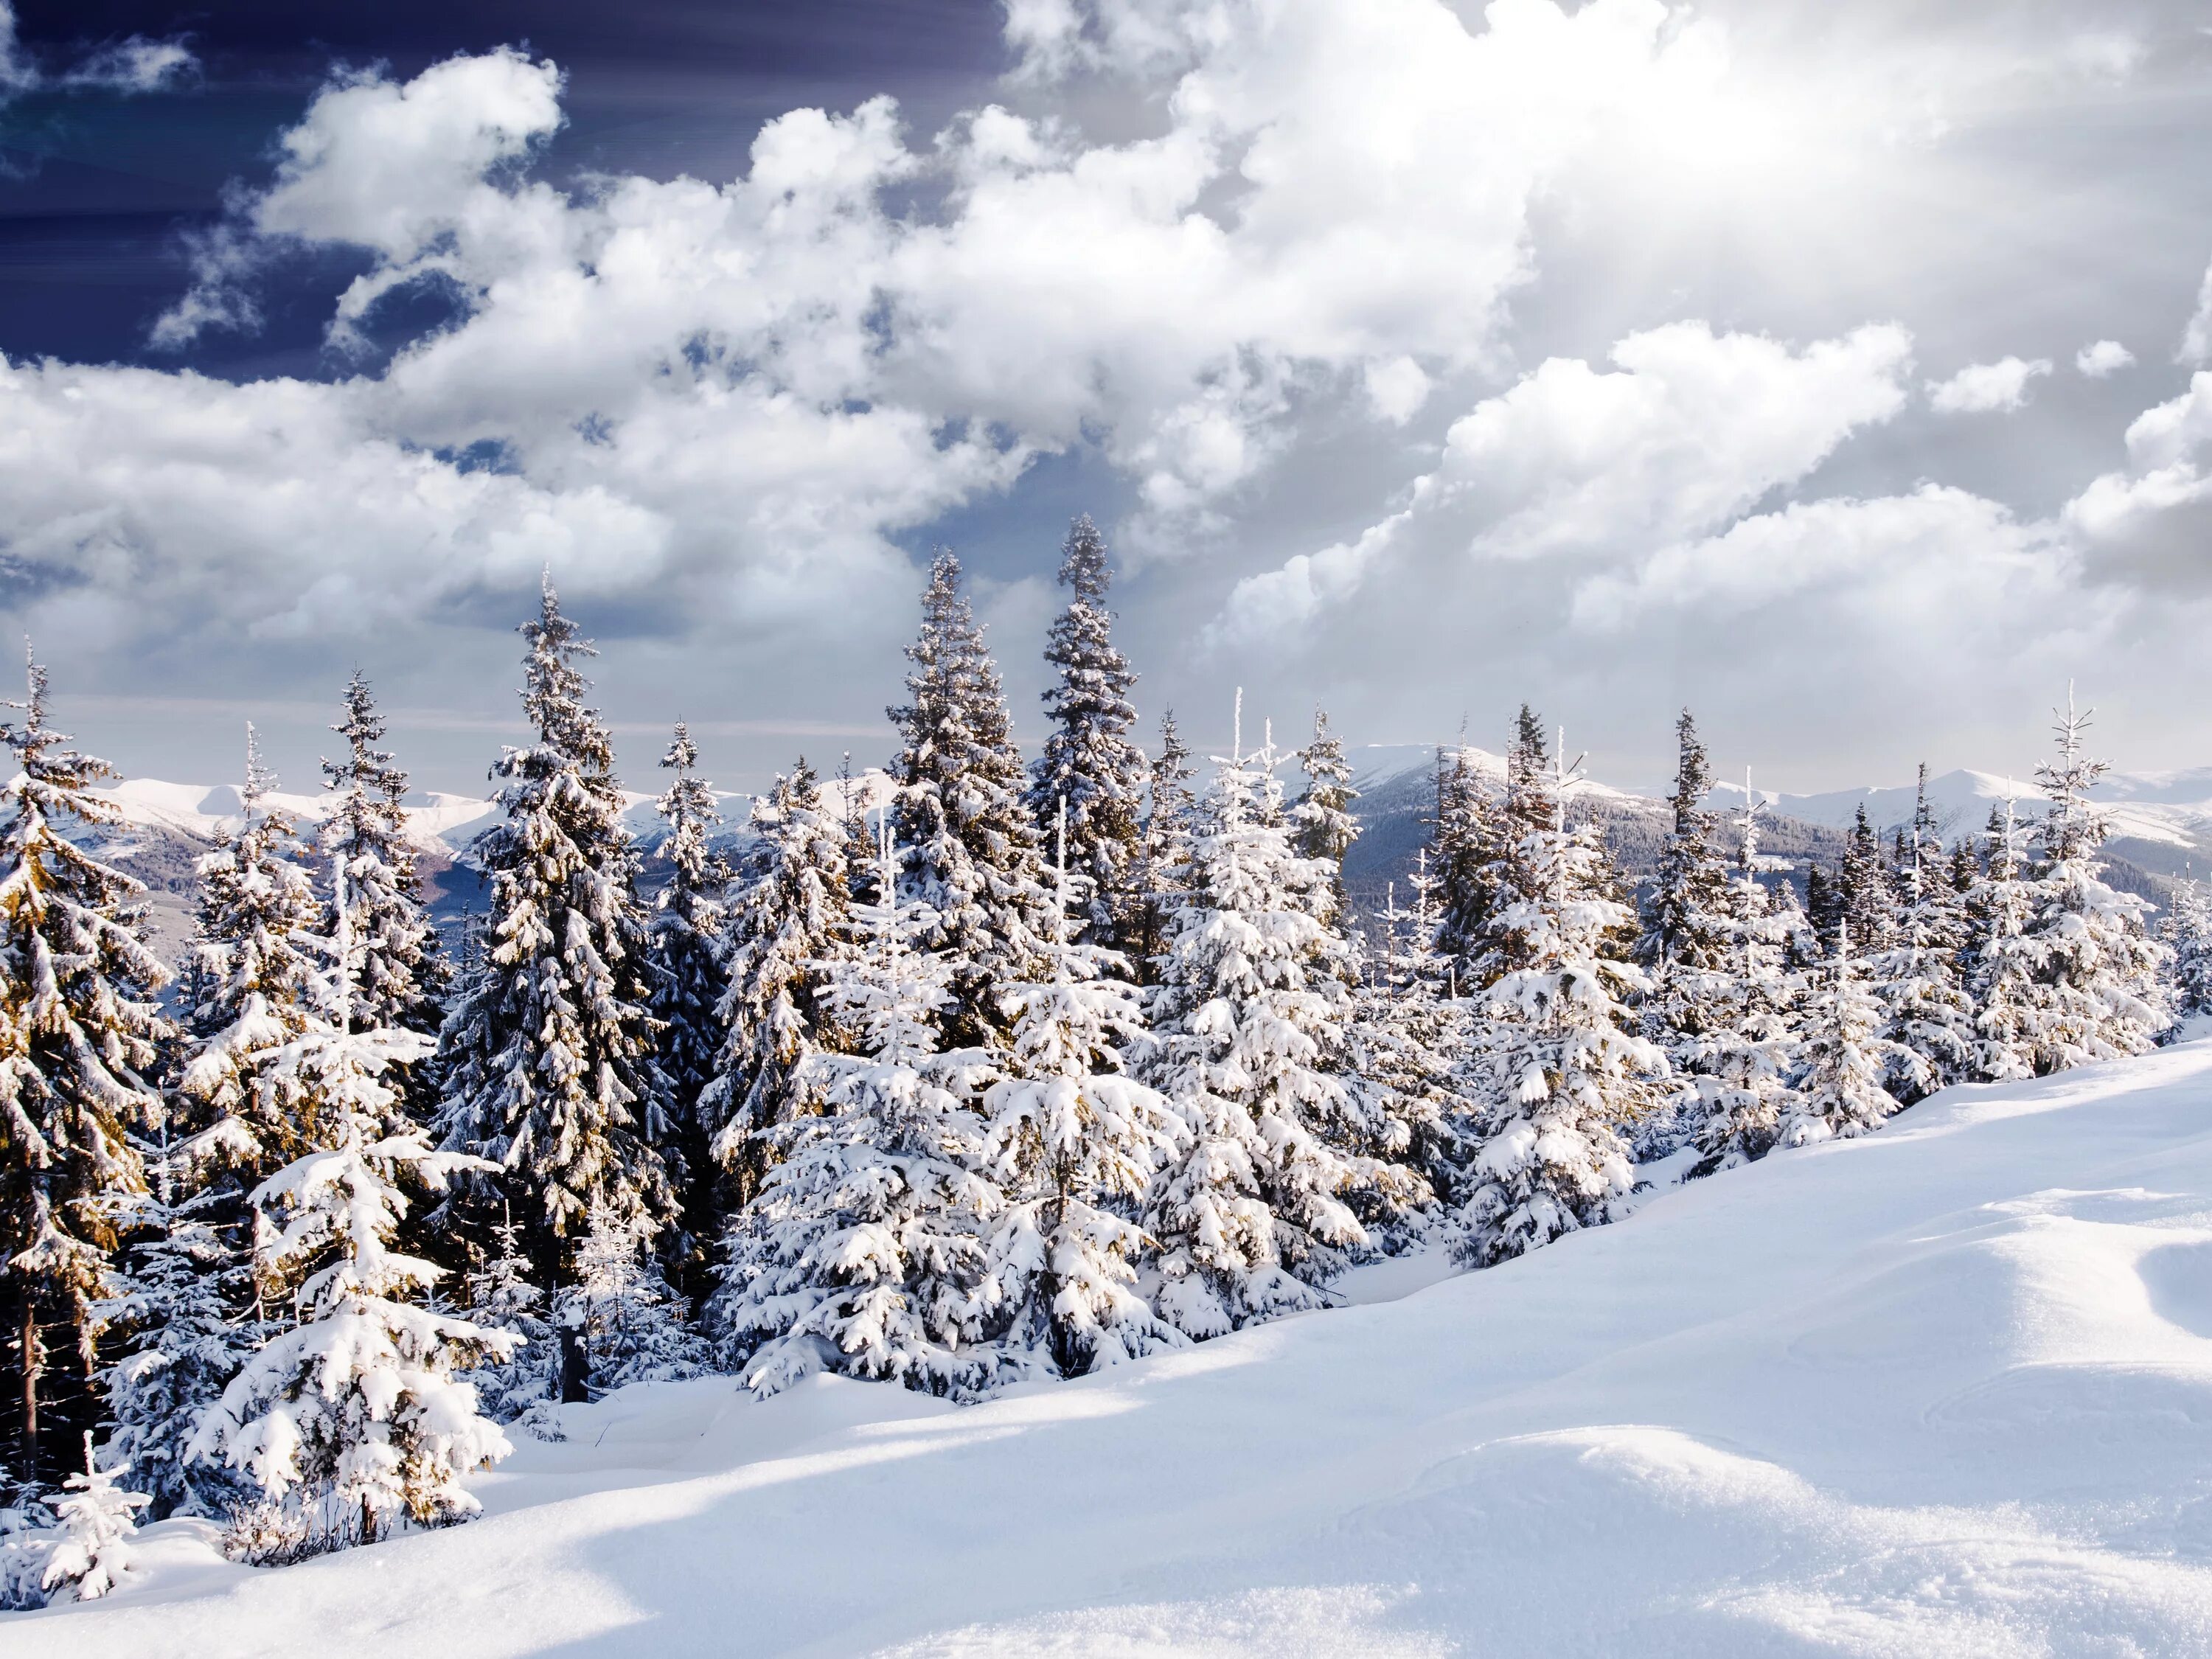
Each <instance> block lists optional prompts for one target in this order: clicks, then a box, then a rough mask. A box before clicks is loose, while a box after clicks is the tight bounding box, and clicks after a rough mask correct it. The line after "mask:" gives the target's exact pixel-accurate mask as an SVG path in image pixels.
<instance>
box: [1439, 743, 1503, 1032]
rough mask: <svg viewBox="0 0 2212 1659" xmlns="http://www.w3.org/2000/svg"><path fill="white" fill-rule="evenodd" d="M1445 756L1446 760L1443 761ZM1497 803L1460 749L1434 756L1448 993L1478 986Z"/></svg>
mask: <svg viewBox="0 0 2212 1659" xmlns="http://www.w3.org/2000/svg"><path fill="white" fill-rule="evenodd" d="M1447 752H1449V759H1447V758H1446V755H1447ZM1498 817H1499V815H1498V803H1497V802H1496V801H1495V800H1494V799H1492V794H1491V792H1490V790H1489V788H1488V787H1486V785H1485V783H1484V782H1483V780H1482V778H1481V777H1480V775H1479V774H1478V773H1477V772H1476V770H1475V769H1474V764H1473V763H1472V762H1470V760H1469V759H1468V750H1467V747H1466V745H1465V744H1461V745H1459V746H1458V747H1456V748H1454V749H1452V750H1449V751H1446V750H1441V749H1439V750H1437V816H1436V829H1435V835H1434V845H1435V849H1436V858H1435V860H1434V862H1433V864H1432V865H1431V871H1432V872H1433V875H1434V878H1435V881H1436V884H1437V889H1436V890H1437V936H1436V948H1437V953H1438V955H1440V956H1441V957H1443V959H1444V962H1445V965H1446V979H1447V982H1448V987H1449V993H1450V994H1453V995H1462V994H1470V995H1471V994H1473V993H1474V991H1476V990H1477V989H1479V988H1480V986H1481V984H1482V977H1481V972H1480V958H1481V957H1482V954H1483V952H1484V951H1485V949H1486V939H1487V938H1488V936H1489V933H1490V921H1491V918H1492V916H1493V915H1496V914H1497V911H1498V881H1499V878H1500V870H1501V860H1502V858H1503V855H1504V837H1503V835H1502V833H1501V829H1500V825H1499V822H1498Z"/></svg>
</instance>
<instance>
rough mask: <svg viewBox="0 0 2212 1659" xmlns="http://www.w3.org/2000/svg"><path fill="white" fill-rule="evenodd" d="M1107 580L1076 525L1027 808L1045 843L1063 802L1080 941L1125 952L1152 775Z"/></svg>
mask: <svg viewBox="0 0 2212 1659" xmlns="http://www.w3.org/2000/svg"><path fill="white" fill-rule="evenodd" d="M1110 578H1111V572H1110V571H1109V568H1108V566H1107V562H1106V538H1104V537H1103V536H1101V535H1100V534H1099V533H1098V528H1097V526H1096V525H1094V524H1092V523H1091V520H1090V519H1089V517H1088V516H1085V517H1083V518H1079V519H1077V520H1075V522H1074V523H1073V525H1071V526H1069V527H1068V532H1067V540H1066V543H1065V544H1063V545H1062V546H1061V549H1060V586H1062V587H1065V588H1066V589H1067V590H1068V592H1069V595H1070V597H1069V599H1068V602H1067V609H1066V610H1065V611H1061V612H1060V616H1059V617H1058V619H1057V620H1055V621H1054V623H1053V625H1052V632H1051V635H1050V641H1049V643H1048V645H1047V646H1046V647H1045V653H1044V659H1045V661H1047V662H1048V663H1049V664H1051V665H1052V666H1053V667H1054V669H1056V670H1057V671H1059V675H1060V678H1059V679H1058V681H1057V682H1056V683H1055V684H1053V685H1051V686H1050V687H1048V688H1047V690H1046V691H1045V693H1044V706H1045V713H1046V714H1048V715H1049V716H1050V717H1051V719H1052V732H1051V733H1050V734H1049V735H1048V737H1047V738H1045V742H1044V749H1043V751H1042V753H1041V754H1040V755H1039V756H1038V757H1037V761H1036V765H1035V767H1034V768H1032V769H1031V772H1030V787H1029V793H1028V796H1027V805H1028V808H1029V813H1030V821H1031V822H1032V823H1034V824H1035V825H1036V829H1037V831H1038V833H1039V835H1040V836H1043V835H1044V834H1046V833H1047V832H1048V831H1049V829H1050V828H1051V826H1052V825H1053V824H1054V823H1055V822H1056V817H1057V814H1058V812H1059V811H1060V802H1061V801H1063V800H1064V801H1066V804H1067V857H1068V867H1069V868H1070V869H1071V870H1073V872H1075V873H1076V875H1077V876H1079V878H1081V880H1082V885H1083V889H1084V891H1083V896H1082V898H1083V919H1084V937H1085V939H1087V940H1089V941H1090V942H1091V943H1092V944H1096V945H1104V946H1106V947H1108V948H1109V949H1112V950H1115V951H1127V950H1130V949H1133V948H1134V945H1135V943H1136V933H1137V932H1138V930H1139V927H1140V925H1141V924H1140V922H1139V910H1140V908H1141V907H1142V904H1143V897H1144V896H1143V894H1142V892H1141V890H1139V888H1138V886H1137V878H1138V876H1139V871H1140V868H1141V864H1142V856H1141V854H1142V842H1143V835H1144V825H1143V816H1142V814H1143V806H1144V799H1145V788H1146V782H1147V779H1148V774H1149V772H1150V770H1151V768H1150V765H1149V763H1147V762H1146V758H1145V751H1144V750H1143V749H1141V748H1140V747H1139V745H1138V744H1137V743H1136V742H1135V741H1134V740H1133V738H1131V737H1130V735H1129V732H1130V729H1131V728H1132V727H1133V726H1135V725H1136V723H1137V712H1136V710H1135V709H1134V708H1132V707H1131V706H1130V704H1129V691H1130V689H1131V688H1132V687H1133V685H1135V684H1136V681H1137V677H1136V675H1135V674H1134V673H1133V671H1131V670H1130V667H1129V664H1128V659H1127V658H1125V657H1124V656H1122V654H1121V653H1120V652H1119V651H1117V650H1116V649H1115V647H1114V641H1113V637H1112V630H1113V613H1112V612H1111V611H1108V610H1107V608H1106V587H1107V584H1108V582H1109V580H1110ZM917 696H919V694H917Z"/></svg>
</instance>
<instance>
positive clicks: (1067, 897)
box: [982, 823, 1186, 1376]
mask: <svg viewBox="0 0 2212 1659" xmlns="http://www.w3.org/2000/svg"><path fill="white" fill-rule="evenodd" d="M1054 829H1055V838H1056V840H1057V841H1058V842H1059V843H1060V844H1059V846H1058V847H1057V848H1056V853H1057V857H1056V861H1055V868H1054V877H1055V881H1054V890H1055V894H1056V896H1057V897H1058V900H1059V904H1060V914H1061V915H1062V917H1063V918H1064V917H1066V915H1067V914H1068V913H1069V911H1070V910H1071V909H1073V887H1072V884H1071V878H1070V874H1069V871H1068V867H1067V856H1066V841H1065V836H1066V825H1065V823H1055V826H1054ZM1047 959H1048V962H1049V963H1050V969H1049V977H1048V978H1042V979H1039V980H1037V981H1034V982H1031V983H1028V984H1023V985H1018V986H1016V987H1013V988H1012V990H1010V991H1009V992H1008V993H1007V994H1006V1000H1007V1002H1008V1003H1009V1005H1010V1012H1011V1013H1012V1018H1013V1023H1014V1030H1013V1043H1012V1054H1011V1055H1010V1057H1009V1061H1008V1064H1009V1067H1010V1071H1011V1075H1009V1076H1007V1077H1005V1078H1002V1079H1000V1081H998V1082H996V1083H994V1084H993V1085H991V1087H990V1088H989V1090H988V1091H987V1092H986V1093H985V1095H984V1097H983V1102H982V1110H983V1119H984V1123H985V1126H986V1127H985V1130H984V1136H983V1156H984V1158H985V1162H986V1167H987V1169H988V1170H989V1171H990V1172H991V1174H992V1175H993V1176H994V1177H995V1178H996V1179H997V1180H998V1181H999V1182H1000V1184H1001V1185H1002V1186H1003V1187H1004V1188H1006V1194H1007V1198H1008V1203H1007V1206H1006V1210H1005V1212H1003V1213H1002V1214H1001V1215H1000V1218H999V1221H998V1224H997V1225H996V1226H995V1227H994V1229H993V1231H992V1234H991V1242H990V1249H991V1255H992V1260H993V1268H992V1272H991V1278H992V1279H993V1280H994V1282H995V1283H996V1285H998V1287H999V1289H1000V1294H1001V1295H1002V1296H1003V1297H1004V1298H1005V1301H1004V1312H1003V1313H1002V1314H1001V1316H1000V1319H1001V1321H1002V1322H1003V1325H1004V1330H1003V1333H1002V1334H1001V1336H1000V1342H1001V1345H1002V1346H1003V1348H1004V1350H1005V1352H1006V1364H1007V1370H1008V1371H1009V1372H1010V1373H1012V1374H1014V1375H1021V1374H1024V1373H1029V1372H1035V1373H1038V1374H1042V1375H1048V1376H1082V1375H1084V1374H1085V1373H1086V1372H1090V1371H1094V1370H1101V1369H1103V1368H1104V1367H1106V1366H1109V1365H1113V1364H1120V1363H1121V1362H1122V1361H1124V1360H1127V1359H1134V1358H1139V1357H1140V1356H1142V1355H1144V1354H1147V1353H1151V1352H1154V1351H1155V1350H1157V1349H1159V1348H1162V1347H1172V1346H1180V1344H1181V1343H1182V1340H1183V1338H1182V1334H1180V1333H1179V1332H1177V1331H1176V1330H1175V1329H1174V1328H1172V1327H1170V1326H1168V1325H1166V1324H1164V1323H1163V1322H1161V1320H1160V1318H1159V1316H1158V1315H1157V1314H1155V1313H1154V1312H1153V1310H1152V1307H1151V1305H1150V1304H1149V1303H1147V1301H1146V1298H1145V1297H1144V1296H1143V1295H1142V1294H1141V1292H1140V1290H1139V1282H1138V1271H1137V1269H1138V1264H1139V1261H1141V1260H1142V1258H1143V1257H1144V1255H1146V1252H1147V1250H1148V1249H1149V1248H1150V1246H1151V1243H1152V1241H1151V1240H1150V1239H1148V1238H1147V1237H1146V1235H1145V1233H1144V1231H1143V1230H1142V1229H1141V1228H1139V1227H1138V1226H1137V1225H1135V1224H1133V1222H1131V1221H1130V1220H1128V1219H1127V1217H1126V1215H1124V1214H1123V1213H1122V1209H1123V1208H1124V1207H1125V1206H1129V1205H1131V1204H1133V1202H1134V1201H1135V1200H1137V1199H1138V1198H1139V1197H1141V1196H1142V1194H1144V1192H1145V1189H1146V1187H1147V1185H1148V1184H1149V1183H1150V1182H1151V1180H1152V1174H1153V1171H1154V1170H1156V1169H1158V1167H1159V1166H1160V1165H1161V1164H1163V1163H1164V1162H1165V1161H1166V1160H1167V1159H1168V1158H1170V1157H1171V1156H1172V1155H1173V1153H1174V1152H1175V1151H1176V1148H1177V1147H1178V1146H1179V1145H1180V1144H1181V1142H1182V1139H1183V1137H1184V1135H1185V1133H1186V1130H1185V1127H1184V1124H1183V1121H1182V1118H1181V1117H1180V1116H1179V1115H1177V1114H1176V1113H1175V1112H1174V1111H1173V1110H1172V1109H1170V1107H1169V1105H1168V1103H1167V1102H1166V1101H1165V1100H1164V1098H1163V1097H1161V1096H1160V1095H1159V1094H1158V1093H1157V1092H1156V1091H1153V1090H1152V1089H1149V1088H1147V1087H1146V1086H1145V1085H1143V1084H1141V1083H1139V1082H1137V1081H1135V1080H1134V1079H1132V1078H1130V1077H1128V1076H1127V1075H1125V1074H1124V1072H1123V1060H1122V1055H1123V1053H1124V1051H1125V1050H1126V1049H1127V1047H1128V1046H1129V1045H1130V1044H1132V1043H1133V1042H1139V1041H1140V1040H1141V1038H1142V1036H1143V1030H1144V1028H1143V1023H1142V1018H1141V1013H1140V1009H1139V1000H1138V993H1137V991H1136V988H1135V987H1133V986H1132V985H1130V984H1129V983H1128V982H1127V981H1126V979H1123V978H1121V977H1118V976H1116V975H1115V969H1118V968H1119V967H1120V965H1121V964H1120V963H1118V962H1116V961H1115V959H1114V958H1113V957H1112V956H1111V955H1110V954H1109V952H1107V951H1103V950H1102V949H1100V948H1099V947H1097V946H1096V945H1085V944H1079V943H1076V942H1074V941H1073V940H1072V939H1070V937H1069V934H1068V929H1067V925H1066V921H1062V922H1061V923H1060V927H1058V928H1057V929H1056V930H1055V936H1054V939H1053V940H1052V941H1051V944H1050V947H1049V954H1048V958H1047Z"/></svg>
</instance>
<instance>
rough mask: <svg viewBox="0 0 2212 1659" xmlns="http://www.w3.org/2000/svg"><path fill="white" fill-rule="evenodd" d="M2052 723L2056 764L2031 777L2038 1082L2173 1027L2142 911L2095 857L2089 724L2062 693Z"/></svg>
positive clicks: (2139, 1049)
mask: <svg viewBox="0 0 2212 1659" xmlns="http://www.w3.org/2000/svg"><path fill="white" fill-rule="evenodd" d="M2057 721H2058V724H2057V740H2058V758H2057V759H2056V760H2054V761H2047V762H2045V763H2044V764H2043V765H2041V766H2039V767H2037V768H2036V769H2035V781H2036V782H2037V783H2038V784H2039V786H2040V787H2042V790H2043V793H2044V794H2045V796H2046V797H2048V799H2050V802H2051V805H2050V808H2049V810H2048V811H2046V812H2045V815H2044V818H2043V822H2042V823H2039V825H2037V826H2036V850H2037V852H2038V854H2039V859H2038V861H2037V869H2036V872H2035V874H2036V883H2035V889H2036V908H2035V915H2034V917H2033V920H2032V921H2030V922H2029V924H2028V934H2029V936H2030V938H2032V939H2033V940H2034V941H2035V942H2036V944H2037V945H2039V946H2040V947H2041V956H2040V958H2039V963H2038V969H2039V971H2038V975H2037V980H2038V986H2039V990H2040V991H2041V993H2042V1021H2041V1027H2040V1030H2039V1032H2038V1033H2037V1048H2036V1059H2035V1068H2036V1070H2037V1072H2038V1073H2051V1072H2060V1071H2064V1070H2066V1069H2067V1068H2068V1067H2069V1066H2081V1065H2085V1064H2087V1063H2088V1062H2089V1061H2091V1060H2119V1059H2123V1058H2124V1057H2126V1056H2127V1055H2130V1054H2147V1053H2148V1052H2149V1050H2150V1049H2151V1048H2153V1047H2154V1045H2155V1044H2156V1042H2158V1039H2159V1037H2160V1035H2161V1034H2162V1033H2163V1032H2164V1031H2165V1030H2166V1028H2167V1027H2168V1026H2169V1025H2170V1024H2172V1012H2171V1010H2170V1008H2169V1007H2168V1006H2167V997H2166V987H2165V984H2164V982H2163V979H2162V977H2161V975H2162V973H2163V970H2164V968H2165V951H2164V950H2163V948H2162V947H2161V946H2160V945H2159V943H2158V941H2157V940H2156V939H2153V938H2152V937H2151V936H2150V931H2149V927H2148V916H2149V912H2150V905H2149V902H2148V901H2147V900H2144V899H2141V898H2138V897H2136V896H2135V895H2134V894H2132V893H2123V892H2120V891H2118V890H2116V889H2114V888H2112V887H2111V886H2109V885H2107V884H2106V882H2105V879H2104V873H2105V866H2104V864H2103V862H2102V860H2100V859H2099V858H2098V856H2097V854H2098V849H2099V848H2101V847H2103V845H2104V844H2105V842H2106V837H2107V836H2109V835H2110V834H2111V833H2112V832H2111V827H2110V824H2109V823H2108V822H2107V819H2106V814H2105V812H2104V811H2102V810H2101V809H2100V808H2099V807H2098V806H2097V805H2096V804H2095V803H2094V802H2093V801H2092V800H2091V799H2089V791H2090V790H2091V789H2092V788H2093V787H2095V786H2096V783H2097V781H2098V780H2099V779H2100V778H2101V777H2103V776H2104V775H2105V774H2106V772H2107V771H2109V770H2110V769H2111V763H2109V762H2106V761H2101V760H2096V759H2093V758H2092V757H2090V756H2089V755H2088V754H2087V752H2086V751H2085V749H2084V746H2083V738H2082V734H2083V732H2086V731H2087V728H2088V725H2089V716H2088V714H2087V713H2086V712H2077V711H2076V710H2075V706H2074V699H2073V695H2072V690H2071V688H2069V690H2068V695H2067V699H2066V707H2065V708H2064V709H2063V710H2061V711H2058V714H2057Z"/></svg>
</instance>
